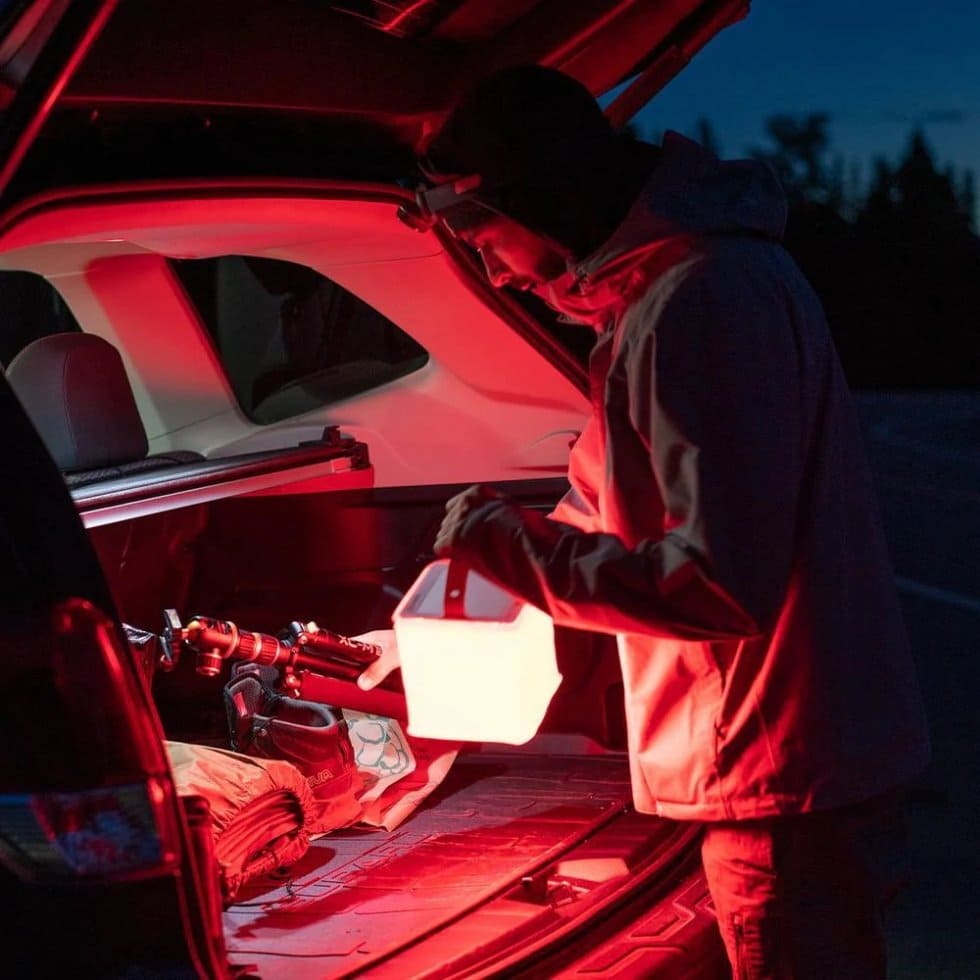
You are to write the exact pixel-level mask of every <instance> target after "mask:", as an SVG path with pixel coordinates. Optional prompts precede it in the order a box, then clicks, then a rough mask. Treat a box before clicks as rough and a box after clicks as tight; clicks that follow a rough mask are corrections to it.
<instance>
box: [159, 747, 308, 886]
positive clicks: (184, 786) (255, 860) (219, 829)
mask: <svg viewBox="0 0 980 980" xmlns="http://www.w3.org/2000/svg"><path fill="white" fill-rule="evenodd" d="M165 744H166V749H167V754H168V755H169V757H170V764H171V767H172V768H173V773H174V781H175V783H176V785H177V792H178V793H179V794H180V795H181V796H200V797H203V798H204V799H206V800H207V802H208V804H209V806H210V809H211V837H212V840H213V841H214V855H215V859H216V860H217V862H218V866H219V869H220V872H221V883H222V892H223V898H224V901H225V904H228V903H229V902H230V901H231V900H232V899H233V898H234V897H235V895H236V893H237V892H238V891H239V889H240V888H241V887H242V885H244V884H245V883H246V882H247V881H249V880H251V879H252V878H257V877H259V876H260V875H265V874H268V873H270V872H272V871H278V870H280V869H282V868H285V867H288V866H289V865H290V864H292V863H293V862H295V861H297V860H299V858H301V857H302V856H303V854H305V853H306V850H307V848H308V847H309V844H310V833H311V832H312V831H311V829H310V828H311V827H312V826H313V825H314V824H315V822H316V820H317V817H318V812H319V811H318V806H317V803H316V801H315V800H314V799H313V794H312V792H311V791H310V788H309V786H308V785H307V782H306V779H305V778H304V777H303V774H302V773H301V772H299V770H297V769H296V767H295V766H292V765H290V763H288V762H284V761H282V760H279V759H256V758H250V757H248V756H245V755H241V754H239V753H237V752H229V751H227V750H226V749H213V748H208V747H207V746H203V745H189V744H187V743H185V742H166V743H165Z"/></svg>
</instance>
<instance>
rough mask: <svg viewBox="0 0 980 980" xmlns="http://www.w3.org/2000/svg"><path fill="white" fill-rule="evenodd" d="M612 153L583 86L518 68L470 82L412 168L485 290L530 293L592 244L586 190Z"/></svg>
mask: <svg viewBox="0 0 980 980" xmlns="http://www.w3.org/2000/svg"><path fill="white" fill-rule="evenodd" d="M617 145H618V140H617V137H616V136H615V135H614V133H613V131H612V129H611V128H610V126H609V123H608V121H607V120H606V118H605V116H603V114H602V110H601V109H600V108H599V106H598V104H597V103H596V101H595V99H594V98H593V97H592V95H591V94H590V93H589V91H588V90H587V89H586V88H585V87H584V86H582V85H581V84H579V83H578V82H577V81H575V80H574V79H572V78H570V77H569V76H567V75H563V74H562V73H561V72H557V71H554V70H551V69H547V68H541V67H539V66H537V65H528V66H522V67H518V68H510V69H506V70H504V71H501V72H497V73H496V74H494V75H491V76H489V77H487V78H485V79H483V80H482V81H481V82H479V83H478V84H477V85H476V86H475V87H474V88H473V89H472V90H471V91H470V92H469V93H468V94H467V95H466V96H464V97H463V99H462V100H461V101H460V102H459V103H458V104H457V105H456V107H455V108H454V109H453V111H452V113H451V114H450V116H449V118H448V119H447V120H446V122H445V124H444V125H443V127H442V128H441V129H440V131H439V132H438V133H437V134H436V136H435V137H434V138H433V139H432V140H431V141H430V143H429V145H428V147H427V148H426V153H425V156H424V158H423V159H422V161H421V164H420V165H421V167H422V169H423V171H424V172H425V173H426V175H427V176H428V177H429V179H430V181H431V182H432V183H433V184H434V185H436V190H435V191H434V192H431V193H430V195H429V197H430V199H431V201H432V202H434V206H433V211H434V216H435V217H436V218H438V219H439V220H441V221H443V223H444V224H445V225H446V226H447V227H448V228H449V229H450V230H451V231H452V232H453V234H455V235H456V236H457V237H458V238H460V239H461V240H462V241H464V242H465V243H466V244H468V245H471V246H472V247H473V248H475V249H476V250H477V251H478V252H479V253H480V255H481V256H482V258H483V262H484V265H485V266H486V269H487V275H488V277H489V278H490V281H491V282H493V283H494V285H505V284H510V285H513V286H516V287H518V288H531V287H533V286H534V285H538V284H541V283H544V282H548V281H550V280H552V279H554V278H556V277H557V276H559V275H561V274H562V273H563V272H564V271H565V269H566V267H567V263H568V262H569V261H570V260H573V259H577V258H582V257H584V256H585V255H586V254H587V253H588V251H590V250H591V248H594V247H595V246H596V245H598V244H599V243H600V241H599V240H596V239H597V236H598V234H599V232H598V231H597V229H596V221H595V216H594V214H593V212H594V211H595V207H594V200H595V199H596V198H597V197H599V196H601V195H599V194H597V192H596V187H595V186H594V185H595V182H596V180H597V179H600V177H601V176H602V175H604V173H605V171H606V170H608V162H607V161H608V157H609V156H610V155H612V154H613V152H614V150H615V148H616V146H617ZM437 195H438V197H437ZM437 208H438V210H436V209H437ZM605 230H606V228H605V226H603V231H605ZM600 240H601V239H600Z"/></svg>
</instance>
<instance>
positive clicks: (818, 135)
mask: <svg viewBox="0 0 980 980" xmlns="http://www.w3.org/2000/svg"><path fill="white" fill-rule="evenodd" d="M829 123H830V116H828V115H827V113H825V112H816V113H811V114H809V115H807V116H802V117H797V116H789V115H779V116H772V117H770V118H769V119H768V120H767V121H766V124H765V125H766V133H767V135H768V136H769V139H770V141H771V142H772V143H773V146H772V147H771V148H769V149H766V148H761V149H760V148H757V147H754V148H752V149H751V150H750V151H749V153H750V154H751V155H752V156H754V157H755V158H756V159H758V160H764V161H765V162H766V163H768V164H769V165H770V166H771V167H772V168H773V170H775V172H776V176H777V177H779V179H780V181H781V182H782V184H783V186H784V187H785V188H786V191H787V193H788V194H789V195H790V197H791V198H798V199H804V200H807V201H811V202H813V201H816V202H823V201H826V200H827V199H828V197H829V196H830V184H829V181H828V174H827V169H826V166H825V162H824V155H825V154H826V152H827V149H828V147H829V146H830V137H829V135H828V132H827V127H828V125H829Z"/></svg>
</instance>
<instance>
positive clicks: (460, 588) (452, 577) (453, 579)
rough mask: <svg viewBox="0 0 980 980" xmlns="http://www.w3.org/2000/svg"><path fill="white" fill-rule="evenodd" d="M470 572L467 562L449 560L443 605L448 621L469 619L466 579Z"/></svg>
mask: <svg viewBox="0 0 980 980" xmlns="http://www.w3.org/2000/svg"><path fill="white" fill-rule="evenodd" d="M469 573H470V570H469V567H468V566H467V565H466V563H465V562H461V561H458V560H457V559H455V558H450V559H449V568H448V569H447V570H446V597H445V600H444V603H443V608H444V609H445V615H446V619H467V618H468V617H467V615H466V578H467V576H468V575H469Z"/></svg>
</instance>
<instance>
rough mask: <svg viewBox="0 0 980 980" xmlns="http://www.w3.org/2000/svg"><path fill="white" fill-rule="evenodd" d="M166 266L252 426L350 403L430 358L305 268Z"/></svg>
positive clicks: (252, 261)
mask: <svg viewBox="0 0 980 980" xmlns="http://www.w3.org/2000/svg"><path fill="white" fill-rule="evenodd" d="M172 266H173V269H174V271H175V273H176V275H177V278H178V279H179V280H180V282H181V283H182V284H183V287H184V289H185V290H186V292H187V295H188V296H189V297H190V300H191V302H192V303H193V304H194V306H195V307H196V308H197V311H198V313H199V315H200V317H201V321H202V323H203V324H204V326H205V327H206V328H207V331H208V333H209V334H210V336H211V341H212V343H213V344H214V348H215V350H216V351H217V353H218V356H219V357H220V359H221V362H222V364H223V365H224V368H225V372H226V373H227V375H228V379H229V381H230V382H231V386H232V388H233V389H234V392H235V395H236V397H237V399H238V403H239V405H241V407H242V411H244V413H245V414H246V415H247V416H248V417H249V418H250V419H251V420H252V421H253V422H258V423H261V424H268V423H270V422H278V421H280V420H281V419H286V418H291V417H292V416H294V415H300V414H301V413H303V412H307V411H310V410H311V409H314V408H318V407H320V406H321V405H329V404H330V403H331V402H336V401H339V400H340V399H342V398H349V397H350V396H351V395H356V394H358V393H360V392H363V391H368V390H370V389H371V388H376V387H378V386H379V385H383V384H386V383H387V382H389V381H393V380H395V379H396V378H400V377H403V376H404V375H406V374H410V373H411V372H412V371H417V370H418V369H419V368H420V367H422V366H423V365H424V364H425V363H426V361H427V360H428V354H427V353H426V351H425V349H424V348H422V347H420V346H419V345H418V344H417V343H416V342H415V341H414V340H413V339H412V338H411V337H409V336H408V334H406V333H405V332H404V331H402V330H400V329H399V328H398V327H397V326H395V324H394V323H392V322H391V321H390V320H388V319H387V318H386V317H384V316H382V315H381V314H380V313H378V311H377V310H375V309H374V308H373V307H371V306H369V305H368V304H367V303H365V302H364V301H363V300H361V299H358V297H356V296H355V295H353V293H350V292H348V291H347V290H346V289H344V288H343V287H342V286H339V285H337V283H335V282H332V281H331V280H330V279H328V278H326V276H323V275H321V274H320V273H318V272H314V271H313V270H312V269H310V268H308V267H306V266H302V265H297V264H295V263H292V262H282V261H279V260H278V259H260V258H253V257H251V256H242V255H223V256H220V257H219V258H216V259H180V260H174V261H173V262H172Z"/></svg>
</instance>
